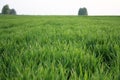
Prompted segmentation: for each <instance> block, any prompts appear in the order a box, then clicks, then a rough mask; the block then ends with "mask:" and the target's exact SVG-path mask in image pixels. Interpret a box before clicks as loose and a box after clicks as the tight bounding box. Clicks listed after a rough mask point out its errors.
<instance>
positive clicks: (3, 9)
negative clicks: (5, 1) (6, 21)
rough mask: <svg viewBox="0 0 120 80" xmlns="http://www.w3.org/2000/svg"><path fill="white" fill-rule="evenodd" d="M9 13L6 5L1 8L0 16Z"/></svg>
mask: <svg viewBox="0 0 120 80" xmlns="http://www.w3.org/2000/svg"><path fill="white" fill-rule="evenodd" d="M9 13H10V9H9V6H8V5H5V6H3V8H2V14H9Z"/></svg>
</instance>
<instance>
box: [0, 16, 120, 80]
mask: <svg viewBox="0 0 120 80" xmlns="http://www.w3.org/2000/svg"><path fill="white" fill-rule="evenodd" d="M119 21H120V17H88V16H79V17H78V16H61V17H60V16H13V15H11V16H4V15H0V34H1V35H0V80H7V79H8V80H14V79H16V80H119V79H120V74H119V73H120V67H119V66H120V33H119V32H120V23H119ZM6 23H7V24H6Z"/></svg>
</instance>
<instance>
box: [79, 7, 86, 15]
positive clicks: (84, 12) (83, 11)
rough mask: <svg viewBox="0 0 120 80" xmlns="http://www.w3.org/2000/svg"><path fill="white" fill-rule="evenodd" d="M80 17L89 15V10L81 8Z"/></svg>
mask: <svg viewBox="0 0 120 80" xmlns="http://www.w3.org/2000/svg"><path fill="white" fill-rule="evenodd" d="M78 15H88V12H87V8H85V7H84V8H80V9H79V11H78Z"/></svg>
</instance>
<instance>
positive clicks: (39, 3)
mask: <svg viewBox="0 0 120 80" xmlns="http://www.w3.org/2000/svg"><path fill="white" fill-rule="evenodd" d="M5 4H8V5H9V7H10V8H14V9H15V10H16V11H17V14H25V15H77V14H78V9H79V8H80V7H86V8H87V10H88V14H89V15H120V0H0V11H1V9H2V7H3V5H5Z"/></svg>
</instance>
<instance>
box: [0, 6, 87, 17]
mask: <svg viewBox="0 0 120 80" xmlns="http://www.w3.org/2000/svg"><path fill="white" fill-rule="evenodd" d="M0 14H10V15H16V14H17V13H16V11H15V9H10V8H9V5H7V4H6V5H4V6H3V8H2V12H1V13H0ZM78 15H85V16H87V15H88V12H87V8H85V7H83V8H80V9H79V11H78Z"/></svg>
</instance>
